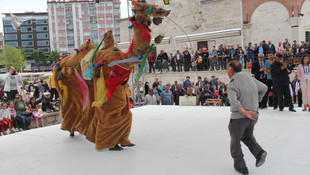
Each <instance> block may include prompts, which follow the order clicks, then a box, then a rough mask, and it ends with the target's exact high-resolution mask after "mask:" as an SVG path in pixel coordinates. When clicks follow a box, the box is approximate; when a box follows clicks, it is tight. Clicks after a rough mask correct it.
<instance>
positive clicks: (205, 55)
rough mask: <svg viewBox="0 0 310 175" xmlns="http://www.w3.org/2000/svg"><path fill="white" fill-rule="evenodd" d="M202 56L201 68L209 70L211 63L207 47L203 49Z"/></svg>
mask: <svg viewBox="0 0 310 175" xmlns="http://www.w3.org/2000/svg"><path fill="white" fill-rule="evenodd" d="M201 57H202V69H200V70H209V67H210V63H209V52H208V49H207V48H205V49H203V52H202V56H201Z"/></svg>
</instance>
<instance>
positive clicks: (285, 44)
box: [283, 38, 291, 48]
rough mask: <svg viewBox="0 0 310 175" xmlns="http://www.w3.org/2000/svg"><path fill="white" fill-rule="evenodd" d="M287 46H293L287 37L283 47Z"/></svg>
mask: <svg viewBox="0 0 310 175" xmlns="http://www.w3.org/2000/svg"><path fill="white" fill-rule="evenodd" d="M286 46H288V47H291V44H290V43H289V42H288V39H287V38H285V41H284V42H283V47H284V48H286Z"/></svg>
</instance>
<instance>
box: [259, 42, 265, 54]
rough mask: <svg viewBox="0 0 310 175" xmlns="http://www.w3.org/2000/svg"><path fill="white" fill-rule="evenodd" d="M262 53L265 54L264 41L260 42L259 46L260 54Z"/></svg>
mask: <svg viewBox="0 0 310 175" xmlns="http://www.w3.org/2000/svg"><path fill="white" fill-rule="evenodd" d="M260 53H262V54H264V55H265V52H264V47H263V43H262V42H260V43H259V46H258V54H260Z"/></svg>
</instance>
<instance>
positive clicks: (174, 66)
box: [169, 53, 177, 72]
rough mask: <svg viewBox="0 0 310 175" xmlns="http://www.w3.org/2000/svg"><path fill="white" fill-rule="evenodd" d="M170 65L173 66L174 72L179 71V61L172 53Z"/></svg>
mask: <svg viewBox="0 0 310 175" xmlns="http://www.w3.org/2000/svg"><path fill="white" fill-rule="evenodd" d="M169 61H170V64H171V68H172V72H175V71H176V70H177V67H176V66H177V60H176V58H175V57H174V56H173V55H172V53H170V58H169Z"/></svg>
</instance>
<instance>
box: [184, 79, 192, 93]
mask: <svg viewBox="0 0 310 175" xmlns="http://www.w3.org/2000/svg"><path fill="white" fill-rule="evenodd" d="M189 79H190V77H189V76H186V80H185V81H184V82H183V88H184V89H185V90H186V91H187V88H188V87H190V86H191V81H189Z"/></svg>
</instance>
